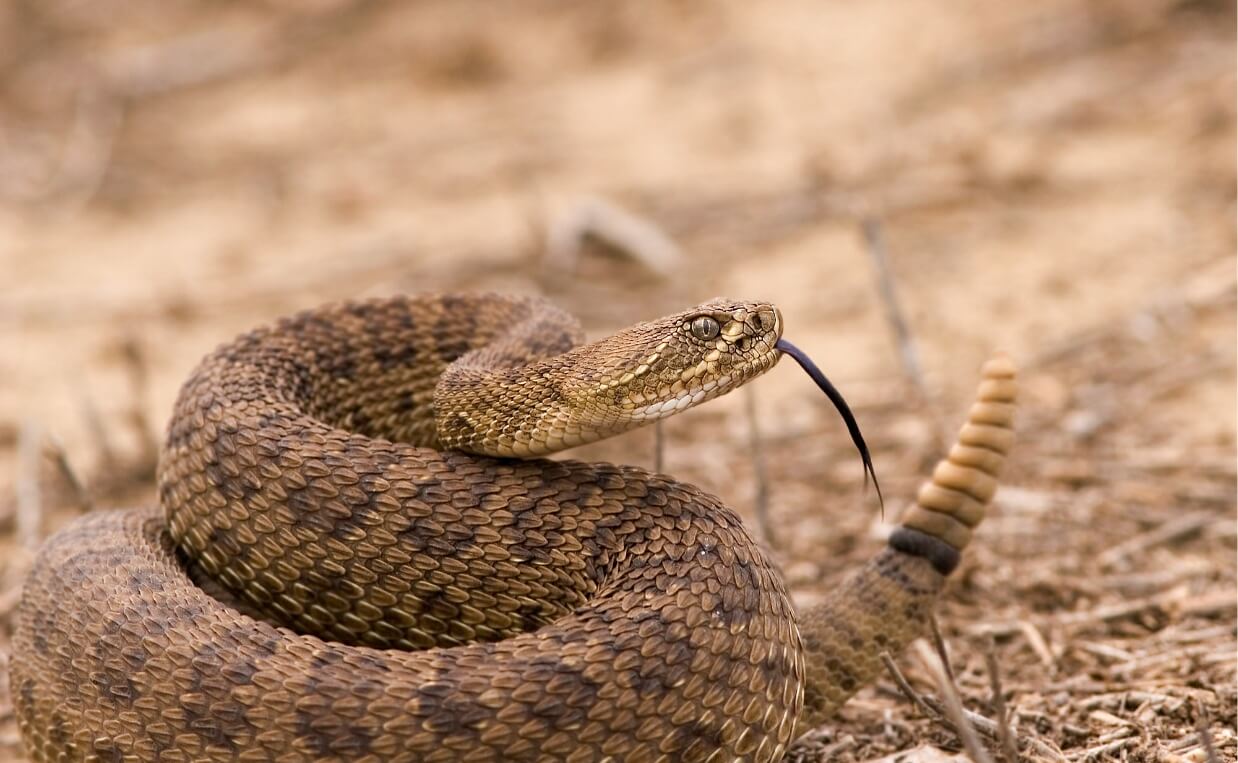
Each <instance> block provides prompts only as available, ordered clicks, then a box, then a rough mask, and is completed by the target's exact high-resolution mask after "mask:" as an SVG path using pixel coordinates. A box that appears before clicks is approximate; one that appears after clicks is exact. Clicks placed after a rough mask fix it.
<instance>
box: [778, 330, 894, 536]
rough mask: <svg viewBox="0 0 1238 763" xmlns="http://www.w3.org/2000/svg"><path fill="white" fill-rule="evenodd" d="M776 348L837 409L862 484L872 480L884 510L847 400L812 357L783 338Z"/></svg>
mask: <svg viewBox="0 0 1238 763" xmlns="http://www.w3.org/2000/svg"><path fill="white" fill-rule="evenodd" d="M774 347H775V348H776V349H778V350H781V351H783V352H785V353H786V354H788V355H790V356H791V357H793V358H795V362H796V363H799V364H800V368H802V369H804V372H805V373H807V374H808V375H809V377H811V378H812V380H813V381H814V382H816V383H817V386H818V387H820V388H821V391H822V392H824V393H825V396H826V397H828V398H829V399H830V402H831V403H833V404H834V407H835V408H836V409H838V415H840V416H842V417H843V421H844V422H845V423H846V424H847V431H848V432H850V433H851V442H853V443H855V447H856V450H858V451H860V458H861V459H862V460H863V461H864V484H865V485H867V484H868V478H869V477H871V478H872V480H873V487H875V488H876V489H877V501H878V502H879V503H880V504H881V509H882V511H883V512H884V511H885V505H886V502H885V498H883V497H882V496H881V483H879V482H877V472H876V470H874V469H873V459H872V456H870V455H869V454H868V445H867V444H866V443H865V442H864V435H863V434H861V433H860V425H859V424H858V423H856V420H855V414H853V413H852V412H851V408H850V407H849V406H848V405H847V401H846V400H844V399H843V396H842V393H841V392H839V391H838V389H837V388H836V387H835V386H834V385H833V384H831V383H830V380H829V379H827V378H825V374H823V373H821V369H820V368H817V364H816V363H813V362H812V359H811V358H809V357H808V356H807V355H805V354H804V351H803V350H801V349H800V348H798V347H796V346H795V345H793V344H791V343H790V342H788V341H787V340H785V339H779V340H778V342H777V343H776V344H775V345H774Z"/></svg>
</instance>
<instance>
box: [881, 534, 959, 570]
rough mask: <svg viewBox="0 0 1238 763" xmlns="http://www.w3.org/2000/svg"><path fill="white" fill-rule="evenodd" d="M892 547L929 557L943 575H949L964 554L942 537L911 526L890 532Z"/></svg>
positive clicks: (907, 552)
mask: <svg viewBox="0 0 1238 763" xmlns="http://www.w3.org/2000/svg"><path fill="white" fill-rule="evenodd" d="M889 542H890V548H892V549H894V550H895V551H901V552H903V553H904V554H910V555H912V556H919V557H921V558H923V559H927V560H928V563H929V564H931V565H933V569H935V570H937V571H938V572H940V573H941V574H942V575H949V574H950V573H951V572H954V568H955V567H958V566H959V560H960V559H961V558H962V555H961V554H960V553H959V550H958V549H957V548H955V547H954V546H951V545H950V544H949V543H946V542H945V541H944V540H942V539H941V538H936V537H933V536H932V535H929V534H928V533H923V532H920V531H919V530H913V529H911V528H910V527H899V528H898V529H896V530H895V531H894V532H892V533H890V541H889Z"/></svg>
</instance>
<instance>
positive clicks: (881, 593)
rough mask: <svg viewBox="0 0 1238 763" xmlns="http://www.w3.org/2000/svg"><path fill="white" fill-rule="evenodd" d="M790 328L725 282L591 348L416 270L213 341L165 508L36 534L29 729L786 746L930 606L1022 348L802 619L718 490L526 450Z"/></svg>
mask: <svg viewBox="0 0 1238 763" xmlns="http://www.w3.org/2000/svg"><path fill="white" fill-rule="evenodd" d="M781 332H782V321H781V316H780V315H779V314H778V312H777V311H776V310H775V309H774V308H773V307H772V306H770V305H767V304H757V303H737V302H724V301H715V302H711V303H707V304H706V305H702V306H701V307H698V308H695V309H693V310H689V311H686V312H684V313H680V314H678V315H674V316H670V317H668V318H665V319H662V320H660V321H655V322H650V323H642V324H639V325H637V326H634V327H632V328H630V329H627V330H625V331H623V332H620V333H618V334H616V335H614V336H612V337H609V338H607V339H604V340H602V341H600V342H596V343H593V344H586V345H581V344H580V341H581V332H580V329H579V327H578V325H577V324H576V322H575V321H574V320H573V319H572V318H570V317H569V316H567V315H565V314H564V313H562V312H560V311H559V310H557V309H555V308H554V307H551V306H549V305H547V304H546V303H544V302H542V301H540V300H535V299H524V298H509V297H499V296H492V295H487V296H427V297H416V298H394V299H387V300H379V301H371V302H364V303H355V304H344V305H339V306H332V307H326V308H321V309H317V310H312V311H309V312H305V313H302V314H300V315H297V316H295V317H293V318H290V319H286V320H284V321H281V322H279V323H278V324H276V325H274V326H272V327H268V328H264V329H259V330H257V331H254V332H251V333H249V334H246V335H244V336H242V337H240V338H239V339H237V340H235V341H234V342H232V343H230V344H227V345H225V346H223V347H222V348H220V349H219V350H217V351H216V352H215V353H213V354H212V355H210V356H209V357H208V358H207V359H206V360H205V361H203V363H202V364H201V365H200V366H199V368H198V369H197V371H196V372H195V373H194V374H193V376H192V377H191V378H190V380H189V381H188V382H187V383H186V385H185V387H184V389H183V390H182V393H181V396H180V399H179V401H178V403H177V405H176V409H175V412H174V414H173V417H172V421H171V424H170V427H169V432H168V438H167V444H166V447H165V449H164V452H163V456H162V459H161V463H160V469H159V494H160V500H161V504H162V507H161V510H145V511H125V512H106V513H96V514H92V515H90V516H87V517H84V518H82V519H80V520H78V521H77V522H75V523H74V524H72V525H71V526H70V527H68V528H67V529H65V530H63V531H62V532H60V533H58V534H57V535H56V536H54V537H53V538H51V539H50V540H49V541H48V543H47V544H46V545H45V546H44V548H43V549H42V551H41V552H40V554H39V556H38V558H37V560H36V563H35V566H34V568H33V570H32V572H31V574H30V577H29V579H28V581H27V583H26V587H25V591H24V595H23V600H22V604H21V608H20V612H19V615H18V626H17V632H16V636H15V640H14V652H13V655H12V658H11V661H10V666H11V671H12V676H11V684H12V693H13V700H14V705H15V707H16V709H17V716H18V722H19V725H20V728H21V732H22V735H23V738H24V740H25V743H26V747H27V750H28V752H29V753H30V754H31V755H32V756H33V757H34V758H35V759H36V760H84V759H91V760H104V761H108V760H117V761H119V760H152V761H153V760H164V761H190V760H241V761H262V760H281V761H300V760H364V761H399V760H405V761H415V760H425V761H455V760H460V761H494V760H569V761H593V760H606V759H610V760H615V761H653V760H665V761H681V760H682V761H705V760H753V761H773V760H778V759H780V758H781V757H782V755H783V753H784V751H785V750H786V748H787V746H788V744H789V743H790V742H791V741H792V740H793V739H794V737H795V735H796V733H797V732H800V733H802V732H803V731H806V730H807V729H809V728H811V727H812V726H813V725H815V724H817V723H819V722H820V721H821V720H823V719H824V718H826V717H827V716H828V715H829V714H830V713H831V712H833V711H834V710H835V709H836V708H837V707H838V706H839V705H840V704H841V703H842V702H844V701H845V700H846V698H847V697H848V696H849V695H850V694H852V693H853V692H854V691H855V690H857V689H858V688H860V687H861V686H862V685H863V684H864V683H866V682H867V681H869V680H870V679H871V678H872V677H873V676H874V675H875V674H876V672H877V671H878V670H879V669H880V661H879V659H880V658H879V655H880V653H881V652H883V651H890V652H894V651H897V650H898V649H900V648H901V647H902V645H904V644H905V643H907V642H908V641H909V640H910V639H912V638H914V637H916V636H917V635H919V634H920V633H921V632H923V630H924V627H925V623H926V617H927V615H928V613H929V611H930V608H931V606H932V604H933V601H934V599H935V597H936V596H937V594H938V592H939V591H940V589H941V587H942V584H943V582H944V579H945V575H946V574H948V573H949V571H950V570H951V569H952V568H953V566H954V564H955V563H957V560H958V554H959V552H960V551H961V550H962V549H963V547H964V546H965V545H966V544H967V542H968V540H969V539H970V533H971V528H973V527H974V526H975V525H976V524H977V523H978V522H979V521H980V520H981V519H982V518H983V515H984V504H985V503H986V502H987V500H988V499H989V497H990V496H991V494H992V492H993V489H994V488H995V484H996V483H995V481H994V479H993V477H994V476H995V475H996V474H997V471H998V469H999V468H1000V466H1001V463H1002V460H1003V457H1004V455H1005V453H1006V451H1007V449H1008V448H1009V446H1010V439H1011V438H1010V431H1011V430H1010V423H1011V417H1012V415H1013V401H1014V393H1015V387H1014V378H1013V375H1014V374H1013V369H1012V367H1011V366H1010V364H1009V362H1008V361H1005V360H1004V359H999V360H997V361H993V362H991V363H990V364H989V366H986V371H985V381H984V382H983V384H982V387H981V393H980V399H981V402H980V403H978V404H977V406H976V407H975V408H973V411H972V415H971V419H970V421H969V423H968V424H967V425H966V426H965V427H964V429H963V431H962V433H960V445H958V446H956V448H955V450H954V451H952V452H951V455H950V458H949V459H948V460H947V461H944V462H943V465H942V466H939V468H938V470H937V472H936V473H935V474H934V478H933V480H932V481H931V482H930V483H928V484H927V485H926V486H925V488H924V489H923V490H922V491H921V494H920V496H919V501H918V503H917V505H916V506H915V507H914V508H913V509H912V510H911V511H910V512H909V514H908V515H907V517H906V518H905V520H904V523H903V526H902V527H901V528H900V529H899V530H897V531H896V532H895V533H894V535H893V536H892V537H891V540H890V545H889V547H888V548H887V549H885V550H884V551H882V552H880V553H879V554H878V555H877V556H876V557H875V558H874V559H873V560H872V561H871V562H870V563H869V564H868V565H866V566H865V567H863V568H861V569H860V570H859V571H857V573H856V574H854V575H853V576H852V577H851V578H850V579H849V580H848V582H846V583H845V584H844V585H842V586H840V587H838V588H836V589H835V590H833V591H832V592H831V593H830V594H829V597H828V598H827V600H826V601H825V602H824V603H823V604H821V605H820V606H818V607H816V608H813V609H811V610H809V611H806V612H801V613H798V614H797V613H796V612H795V611H794V609H793V608H792V606H791V603H790V601H789V599H788V597H787V594H786V590H785V588H784V585H783V582H782V579H781V576H780V574H779V572H778V570H777V569H776V568H775V567H774V566H773V565H772V564H771V563H770V562H769V560H768V559H767V558H766V556H765V555H764V554H763V553H762V551H761V550H760V548H759V547H758V546H757V544H756V543H754V541H753V540H752V538H751V537H750V536H749V534H748V532H747V531H746V530H745V529H744V527H743V524H742V523H741V521H740V519H739V517H738V516H737V515H736V514H735V513H734V512H733V511H731V510H730V509H728V508H727V507H726V506H724V505H722V504H721V502H719V501H718V499H716V498H714V497H712V496H710V495H707V494H705V493H703V492H701V491H700V490H698V489H696V488H694V487H692V486H690V485H686V484H683V483H680V482H676V481H674V480H672V479H670V478H669V477H666V476H661V475H654V474H650V473H648V472H646V471H644V470H642V469H638V468H636V467H630V466H616V465H611V464H604V463H603V464H588V463H580V462H576V461H547V460H543V459H539V458H527V460H517V459H515V458H512V457H516V456H518V457H531V456H537V455H541V454H545V453H550V452H553V451H555V450H558V449H561V448H566V447H570V446H572V445H575V444H578V443H583V442H588V441H590V440H593V439H597V438H599V437H605V436H608V435H610V434H613V433H615V432H619V431H623V430H624V429H628V428H631V427H633V426H639V425H641V424H643V423H647V422H649V421H652V420H655V419H657V418H660V417H662V416H666V415H671V414H673V413H675V412H677V411H679V410H683V409H684V408H686V407H688V406H690V405H695V404H697V403H699V402H702V401H704V400H706V399H709V398H711V397H714V396H716V395H718V394H721V393H723V392H725V391H727V390H729V389H732V388H734V387H735V386H737V385H739V384H741V383H743V382H744V381H747V380H748V379H750V378H752V377H754V376H756V375H757V374H759V373H761V372H763V371H765V370H767V369H768V368H770V367H771V366H772V365H773V364H774V363H775V362H776V361H777V360H778V357H779V352H778V351H777V350H776V349H775V348H774V344H775V343H776V341H777V340H778V339H779V337H780V336H781ZM464 451H469V452H467V453H466V452H464ZM477 453H488V454H491V455H476V454H477Z"/></svg>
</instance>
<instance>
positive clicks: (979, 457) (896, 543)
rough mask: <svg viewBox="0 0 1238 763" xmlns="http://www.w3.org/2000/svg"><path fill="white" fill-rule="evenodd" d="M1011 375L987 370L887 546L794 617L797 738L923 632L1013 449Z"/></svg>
mask: <svg viewBox="0 0 1238 763" xmlns="http://www.w3.org/2000/svg"><path fill="white" fill-rule="evenodd" d="M1015 376H1016V374H1015V367H1014V364H1013V363H1012V362H1011V361H1010V359H1009V358H1007V357H1006V356H1004V355H1000V354H999V355H997V356H995V357H994V358H993V359H991V360H990V361H989V362H988V363H986V364H985V366H984V370H983V380H982V381H981V383H980V388H979V390H978V392H977V394H976V402H975V404H974V405H972V408H971V411H970V412H969V414H968V417H967V423H965V424H964V425H963V428H962V429H961V430H960V431H959V435H958V438H957V440H956V442H955V444H954V446H953V447H952V448H951V449H950V452H949V454H948V455H947V456H946V457H945V458H944V459H942V460H941V461H940V462H939V463H938V464H937V467H936V468H935V469H934V470H933V475H932V477H931V478H930V479H929V480H928V481H926V482H925V483H924V485H923V486H921V488H920V491H919V493H918V495H917V497H916V502H915V503H914V504H913V505H912V506H911V508H910V509H909V510H908V511H907V512H906V514H905V515H904V517H903V520H902V523H901V525H900V526H899V527H898V528H897V529H895V530H894V532H893V533H892V534H891V535H890V539H889V543H888V546H887V547H886V548H885V549H883V550H882V551H881V552H880V553H878V554H877V555H876V556H875V557H874V558H873V559H871V560H870V561H869V562H868V563H867V564H866V565H865V566H864V567H862V568H860V569H859V570H857V571H856V572H855V573H854V574H853V575H851V576H850V577H849V578H848V579H847V580H846V581H845V582H844V583H843V584H842V585H841V586H839V587H838V588H835V589H834V590H833V591H832V592H831V594H830V596H829V598H827V599H826V600H825V601H823V602H821V603H820V604H818V605H816V606H814V607H812V608H810V609H808V610H807V611H804V612H801V613H800V632H801V635H802V637H803V639H804V649H805V655H806V659H805V664H806V665H807V675H806V685H805V691H804V714H803V715H802V716H801V717H800V721H799V725H798V726H797V733H803V732H805V731H807V730H809V729H811V728H813V727H815V726H817V725H819V724H820V723H821V722H822V721H823V720H825V719H826V718H828V717H829V716H831V715H832V714H833V713H834V712H835V711H836V710H837V709H838V708H839V707H841V706H842V704H843V703H844V702H846V701H847V699H848V698H849V697H850V696H851V695H852V694H854V693H855V692H856V691H858V690H859V689H860V688H862V687H863V686H865V685H866V684H868V683H869V682H870V681H872V680H873V679H874V678H875V677H876V676H877V674H878V673H879V671H880V670H881V669H882V659H881V658H882V654H883V653H889V654H892V655H893V654H898V653H899V652H901V651H902V650H903V648H904V647H905V646H906V645H907V644H908V643H910V642H911V641H913V640H914V639H916V638H918V637H920V636H921V635H922V634H924V633H926V632H927V629H928V618H929V614H930V613H931V611H932V608H933V604H934V602H935V601H936V599H937V596H938V594H939V593H940V592H941V590H942V587H943V586H944V584H945V581H946V577H947V576H948V575H949V574H950V573H951V572H952V571H953V570H954V569H955V567H957V566H958V563H959V558H960V554H961V553H962V551H963V549H965V548H966V547H967V544H968V543H969V542H970V541H971V537H972V531H973V530H974V529H975V528H976V526H977V525H979V524H980V522H981V521H982V520H983V519H984V515H985V506H986V505H987V504H988V502H989V500H990V499H991V498H992V497H993V493H994V492H995V491H996V490H997V477H998V475H999V474H1000V472H1001V469H1002V465H1003V463H1004V462H1005V460H1006V455H1007V453H1008V452H1009V451H1010V448H1011V446H1012V445H1013V443H1014V429H1013V422H1014V413H1015V398H1016V395H1017V391H1018V385H1017V382H1016V378H1015Z"/></svg>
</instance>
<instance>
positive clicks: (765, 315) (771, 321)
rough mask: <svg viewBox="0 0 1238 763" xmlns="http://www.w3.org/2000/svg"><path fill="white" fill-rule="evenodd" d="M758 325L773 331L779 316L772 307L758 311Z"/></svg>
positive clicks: (765, 329) (763, 329)
mask: <svg viewBox="0 0 1238 763" xmlns="http://www.w3.org/2000/svg"><path fill="white" fill-rule="evenodd" d="M757 325H758V326H760V327H761V330H762V331H772V330H773V329H774V326H776V325H778V317H777V316H776V315H775V313H774V311H773V310H772V309H770V308H765V309H763V310H759V311H758V312H757Z"/></svg>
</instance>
